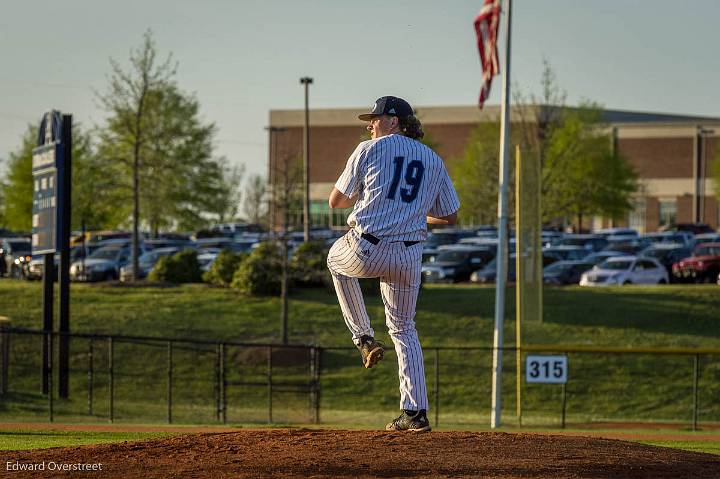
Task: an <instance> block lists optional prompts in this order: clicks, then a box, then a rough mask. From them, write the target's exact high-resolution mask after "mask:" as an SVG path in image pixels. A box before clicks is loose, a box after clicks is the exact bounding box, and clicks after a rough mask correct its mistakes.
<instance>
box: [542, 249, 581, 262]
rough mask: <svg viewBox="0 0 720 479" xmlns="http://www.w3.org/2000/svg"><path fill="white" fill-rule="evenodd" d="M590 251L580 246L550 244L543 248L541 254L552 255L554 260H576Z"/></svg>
mask: <svg viewBox="0 0 720 479" xmlns="http://www.w3.org/2000/svg"><path fill="white" fill-rule="evenodd" d="M588 253H590V251H588V250H587V249H585V248H584V247H582V246H551V247H549V248H544V249H543V256H552V257H554V258H555V259H556V260H558V261H561V260H564V261H576V260H581V259H583V258H584V257H585V256H587V255H588Z"/></svg>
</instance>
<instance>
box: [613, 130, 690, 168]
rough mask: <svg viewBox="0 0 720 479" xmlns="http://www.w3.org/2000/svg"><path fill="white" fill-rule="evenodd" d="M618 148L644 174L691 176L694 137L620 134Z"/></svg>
mask: <svg viewBox="0 0 720 479" xmlns="http://www.w3.org/2000/svg"><path fill="white" fill-rule="evenodd" d="M618 148H619V150H620V153H621V154H623V155H624V156H625V157H626V158H627V159H628V161H630V164H632V166H633V168H635V172H636V173H637V174H638V176H640V177H641V178H683V177H686V178H692V174H693V163H692V158H693V139H692V138H647V139H636V138H621V139H620V140H618Z"/></svg>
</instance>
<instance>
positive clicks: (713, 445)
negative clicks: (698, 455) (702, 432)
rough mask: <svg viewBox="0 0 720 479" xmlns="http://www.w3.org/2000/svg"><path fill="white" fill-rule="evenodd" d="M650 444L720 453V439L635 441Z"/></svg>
mask: <svg viewBox="0 0 720 479" xmlns="http://www.w3.org/2000/svg"><path fill="white" fill-rule="evenodd" d="M635 442H639V443H640V444H648V445H650V446H662V447H672V448H674V449H683V450H685V451H692V452H707V453H708V454H716V455H720V441H635Z"/></svg>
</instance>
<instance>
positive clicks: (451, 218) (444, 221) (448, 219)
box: [427, 213, 457, 226]
mask: <svg viewBox="0 0 720 479" xmlns="http://www.w3.org/2000/svg"><path fill="white" fill-rule="evenodd" d="M455 223H457V213H453V214H451V215H448V216H439V217H436V216H430V215H427V224H429V225H435V226H450V225H454V224H455Z"/></svg>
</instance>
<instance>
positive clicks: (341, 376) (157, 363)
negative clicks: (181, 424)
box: [0, 280, 720, 424]
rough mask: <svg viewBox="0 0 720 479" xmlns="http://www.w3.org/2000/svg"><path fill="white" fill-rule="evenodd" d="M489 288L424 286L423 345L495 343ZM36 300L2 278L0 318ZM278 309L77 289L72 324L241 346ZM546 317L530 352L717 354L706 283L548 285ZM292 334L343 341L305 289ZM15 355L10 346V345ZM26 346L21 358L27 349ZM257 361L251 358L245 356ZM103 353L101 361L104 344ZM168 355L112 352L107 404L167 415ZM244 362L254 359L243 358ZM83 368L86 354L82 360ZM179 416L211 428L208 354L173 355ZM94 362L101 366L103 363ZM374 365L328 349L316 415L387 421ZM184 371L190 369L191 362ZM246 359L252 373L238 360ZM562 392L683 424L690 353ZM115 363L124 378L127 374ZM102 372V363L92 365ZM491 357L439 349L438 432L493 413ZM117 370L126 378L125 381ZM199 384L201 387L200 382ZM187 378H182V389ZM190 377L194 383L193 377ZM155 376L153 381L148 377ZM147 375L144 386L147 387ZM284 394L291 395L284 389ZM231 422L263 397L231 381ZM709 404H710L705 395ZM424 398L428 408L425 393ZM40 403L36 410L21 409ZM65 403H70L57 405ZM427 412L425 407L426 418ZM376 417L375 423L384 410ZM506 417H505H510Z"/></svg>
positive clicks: (509, 401) (201, 296)
mask: <svg viewBox="0 0 720 479" xmlns="http://www.w3.org/2000/svg"><path fill="white" fill-rule="evenodd" d="M494 294H495V290H494V289H493V288H492V287H477V286H474V285H462V286H431V287H426V288H424V290H423V291H422V292H421V295H420V300H419V303H418V316H417V323H418V329H419V331H420V336H421V339H422V341H423V345H424V347H425V348H426V349H427V348H432V347H436V346H443V347H454V346H482V347H487V346H489V345H490V344H491V342H492V329H493V314H494ZM40 299H41V292H40V285H39V284H38V283H23V282H15V281H10V280H3V281H0V315H6V316H10V317H11V318H12V320H13V324H14V325H17V326H25V327H33V328H39V327H40V324H41V323H40V311H41V301H40ZM367 303H368V313H369V315H370V317H371V320H372V321H373V324H374V326H375V328H376V331H377V336H378V338H379V339H380V340H383V341H385V342H386V343H390V341H389V339H388V337H387V334H386V331H385V327H384V325H383V322H384V318H383V316H384V313H383V308H382V302H381V300H380V298H379V297H369V298H368V299H367ZM279 308H280V304H279V301H278V300H277V299H275V298H248V297H242V296H239V295H237V294H236V293H234V292H233V291H229V290H222V289H217V288H209V287H206V286H203V285H190V286H183V287H178V288H126V287H106V286H100V285H95V286H90V285H75V284H74V285H73V287H72V304H71V311H72V320H71V324H72V329H73V331H75V332H104V333H111V334H126V335H148V336H172V337H186V338H190V337H191V338H198V339H209V340H217V339H223V340H227V341H243V342H268V341H278V338H279V325H280V321H279ZM544 308H545V315H544V316H545V321H544V322H543V323H542V324H541V323H539V322H538V321H526V322H525V323H524V325H523V331H524V341H525V342H526V343H530V344H588V345H596V346H628V347H629V346H654V347H661V346H662V347H712V348H720V318H719V317H718V316H719V315H718V311H720V289H718V287H717V286H714V285H707V286H667V287H661V288H642V287H629V288H609V289H592V290H591V289H583V288H566V289H548V290H546V293H545V306H544ZM506 311H507V317H508V318H514V291H513V290H509V292H508V298H507V307H506ZM290 328H291V329H290V338H291V341H292V342H295V343H315V344H320V345H325V346H351V344H350V342H349V335H348V333H347V330H346V328H345V325H344V323H343V321H342V318H341V315H340V311H339V308H338V306H337V300H336V299H335V297H334V295H333V294H329V293H328V292H327V291H324V290H306V291H300V292H298V293H296V294H295V295H294V296H292V297H291V302H290ZM514 337H515V333H514V322H513V321H512V320H510V319H509V320H508V321H507V322H506V330H505V338H506V344H507V345H508V346H510V345H513V343H514ZM18 347H19V345H18ZM33 348H36V346H34V345H30V344H29V345H27V346H26V350H27V351H32V352H36V351H35V350H34V349H33ZM229 353H230V356H229V357H230V364H231V365H232V367H231V368H230V371H229V374H230V380H231V381H237V382H240V381H253V382H258V383H262V382H264V381H265V376H264V374H265V373H264V371H265V370H264V364H265V363H264V359H263V358H264V352H262V351H255V352H252V353H248V352H245V353H243V352H238V351H230V352H229ZM255 353H257V354H256V355H257V357H254V356H253V354H255ZM97 354H98V355H101V354H102V351H101V350H100V349H99V350H98V351H97ZM433 354H434V353H433V352H432V351H430V350H429V349H428V350H427V352H426V363H427V366H426V367H427V375H428V383H429V390H430V394H431V395H432V394H433V393H432V391H433V389H434V367H433V360H434V357H433ZM165 358H166V356H165V352H164V351H163V350H160V351H150V350H147V351H145V352H143V353H141V354H139V353H138V352H137V351H133V350H132V348H130V347H128V346H120V345H118V347H117V348H116V362H117V364H118V365H119V366H118V374H119V375H120V376H119V379H118V380H117V381H116V388H117V390H116V393H117V397H118V399H116V407H117V408H119V414H118V416H119V417H123V416H124V417H128V418H129V417H136V416H137V415H140V416H141V417H144V418H145V419H150V420H162V419H163V418H164V414H165V406H164V399H165V394H166V393H165V387H164V384H165V376H164V374H165V373H164V369H163V368H164V364H165V361H166V359H165ZM248 359H250V360H249V361H248ZM717 360H718V358H715V359H714V362H712V361H708V362H706V363H705V364H703V366H702V367H701V370H700V375H701V387H705V389H703V391H704V392H705V395H704V396H701V399H700V407H701V420H719V419H720V410H719V408H720V406H719V405H717V404H715V401H714V400H712V398H713V397H717V393H718V391H717V388H718V386H717V383H718V381H717V379H718V377H719V375H720V366H719V365H718V363H717ZM77 361H78V362H77V367H78V368H83V367H84V366H83V364H84V363H83V361H84V360H83V358H82V357H78V358H77ZM175 361H176V365H177V366H176V367H177V376H178V379H176V386H175V393H174V394H175V397H174V400H175V402H176V409H175V412H174V414H175V418H176V420H180V421H183V420H184V421H194V422H197V421H208V422H209V421H213V420H214V411H213V410H212V406H211V404H212V401H213V395H212V384H211V382H212V374H211V373H210V372H209V371H210V370H211V368H212V356H211V355H205V356H192V354H191V353H183V352H180V351H178V352H176V359H175ZM98 362H99V361H98ZM387 362H388V363H389V364H386V365H383V367H381V368H378V369H377V370H372V371H363V370H361V369H359V368H358V360H357V357H356V353H355V352H354V351H330V352H327V353H326V356H324V358H323V365H324V369H323V383H322V386H323V394H322V405H323V412H322V414H323V416H322V418H323V420H328V421H341V422H342V421H345V422H350V421H362V422H364V421H377V414H378V413H377V409H378V408H382V409H383V411H386V412H387V413H388V414H389V413H391V412H392V411H393V410H395V409H396V408H397V392H396V391H397V390H396V387H397V386H396V381H397V376H396V373H395V368H394V365H393V363H394V358H393V357H392V355H389V357H388V361H387ZM188 363H193V366H192V367H191V366H188V365H187V364H188ZM246 363H250V366H244V364H246ZM504 363H505V368H506V369H505V370H506V371H507V374H505V376H504V380H505V382H504V386H505V407H506V410H507V412H506V413H505V414H506V415H507V414H511V415H514V406H515V396H514V392H515V388H514V383H515V375H514V357H513V355H511V354H506V355H505V361H504ZM570 364H571V366H570V368H571V384H569V385H568V414H569V420H573V419H575V420H578V421H580V420H588V419H601V418H633V419H665V420H671V419H672V420H685V419H687V418H689V417H690V407H691V404H690V403H689V392H690V391H689V389H690V383H689V375H690V373H691V371H692V369H691V368H692V361H691V358H687V357H680V358H676V357H672V358H658V357H652V356H633V357H631V358H629V357H626V356H616V357H612V358H611V359H610V360H605V359H604V358H602V357H600V356H599V355H582V356H577V355H576V356H571V358H570ZM122 365H124V371H123V369H122ZM98 368H100V369H101V368H102V365H101V364H98ZM489 371H490V355H489V353H487V352H466V353H460V352H446V351H443V352H442V353H441V366H440V378H441V384H442V386H441V398H440V399H441V408H440V409H441V411H442V413H441V421H442V422H443V423H444V424H467V423H471V422H485V421H486V420H487V418H486V412H487V409H488V407H489V397H490V394H489V390H488V387H489V382H490V380H489ZM123 374H124V376H122V375H123ZM274 374H275V375H276V376H275V380H276V381H278V382H282V381H283V378H282V376H283V374H284V375H285V376H286V378H285V379H287V380H289V379H291V378H292V377H300V375H301V374H302V371H300V370H292V368H290V367H289V366H288V367H287V368H286V369H283V366H282V364H280V363H278V362H276V366H275V369H274ZM198 375H199V376H202V377H201V378H200V379H198V377H199V376H198ZM183 377H185V378H187V379H186V380H185V381H184V382H183V379H182V378H183ZM191 377H192V378H194V379H190V378H191ZM148 378H152V379H148ZM73 380H74V381H76V383H74V384H75V385H74V386H73V390H80V391H82V390H84V377H83V375H82V374H78V375H74V376H73ZM148 381H149V382H148ZM106 382H107V381H106V378H105V377H104V376H102V375H101V374H98V376H97V378H96V388H97V390H96V398H95V399H96V401H97V402H98V406H97V412H96V413H97V414H99V415H100V416H102V415H103V414H104V413H105V411H104V410H103V408H102V407H101V406H102V405H104V404H105V402H106V401H105V400H106V396H105V395H104V394H105V391H104V389H103V387H104V385H105V384H106ZM290 389H292V388H290ZM524 391H525V392H524V399H523V406H524V419H525V420H526V421H527V422H528V423H531V422H532V421H533V418H536V419H537V420H539V421H541V422H547V420H548V418H551V421H552V422H553V423H554V422H556V421H557V419H558V414H559V404H560V402H559V400H560V394H559V393H560V389H559V388H558V387H554V386H532V387H526V388H525V390H524ZM228 394H229V398H228V400H229V404H230V410H229V412H228V418H229V420H230V421H235V422H243V421H264V420H265V418H266V417H267V413H266V405H265V402H266V401H265V399H266V397H267V396H266V390H265V388H263V387H246V386H240V385H237V386H233V387H231V388H230V390H229V393H228ZM80 396H81V397H79V398H73V400H74V401H75V403H73V404H70V403H68V404H64V403H63V402H58V405H57V406H58V407H59V408H60V411H61V413H67V414H75V415H81V414H82V412H81V411H83V409H84V406H83V405H82V403H83V401H85V399H84V397H82V394H81V395H80ZM273 398H274V411H273V412H274V417H273V419H274V420H275V421H302V420H303V418H304V417H306V415H307V406H306V404H307V402H306V399H305V398H306V396H305V395H304V394H303V393H297V392H293V391H291V390H288V391H283V390H282V388H280V387H278V388H276V390H275V392H274V396H273ZM704 398H707V399H704ZM431 402H434V401H433V399H432V396H431ZM45 403H46V401H45V400H44V399H43V398H42V397H41V396H39V395H29V396H28V395H15V396H12V398H11V399H10V400H6V401H4V404H0V406H3V408H0V413H2V411H4V412H5V413H6V414H11V415H20V416H23V415H28V414H29V415H33V414H35V415H37V416H38V417H42V415H43V414H44V409H43V408H44V407H45ZM28 404H30V405H35V406H34V407H29V406H28ZM63 407H65V409H63ZM431 414H432V413H431ZM382 417H384V416H382ZM506 417H507V416H506Z"/></svg>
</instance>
